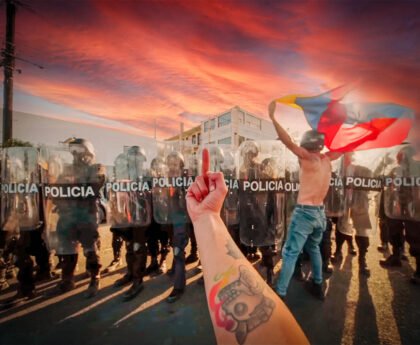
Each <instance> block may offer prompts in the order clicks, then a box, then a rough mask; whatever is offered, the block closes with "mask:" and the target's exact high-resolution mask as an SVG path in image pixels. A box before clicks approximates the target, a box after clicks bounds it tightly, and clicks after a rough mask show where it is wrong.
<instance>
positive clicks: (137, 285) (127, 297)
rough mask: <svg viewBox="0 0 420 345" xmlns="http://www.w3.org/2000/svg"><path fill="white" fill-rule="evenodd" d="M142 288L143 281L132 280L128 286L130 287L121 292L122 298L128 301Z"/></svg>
mask: <svg viewBox="0 0 420 345" xmlns="http://www.w3.org/2000/svg"><path fill="white" fill-rule="evenodd" d="M143 288H144V285H143V282H142V281H140V280H137V279H136V280H134V281H133V284H132V285H131V286H130V288H129V289H128V290H127V291H126V292H124V294H123V300H124V301H130V300H132V299H133V298H134V297H136V296H137V295H138V294H139V293H140V292H142V290H143Z"/></svg>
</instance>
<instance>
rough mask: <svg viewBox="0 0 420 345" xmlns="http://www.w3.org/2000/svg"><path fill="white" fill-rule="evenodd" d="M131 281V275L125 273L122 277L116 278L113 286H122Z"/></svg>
mask: <svg viewBox="0 0 420 345" xmlns="http://www.w3.org/2000/svg"><path fill="white" fill-rule="evenodd" d="M132 281H133V276H132V275H131V274H128V273H127V274H125V275H124V276H123V277H122V278H120V279H117V280H116V281H115V282H114V287H123V286H125V285H127V284H130V283H131V282H132Z"/></svg>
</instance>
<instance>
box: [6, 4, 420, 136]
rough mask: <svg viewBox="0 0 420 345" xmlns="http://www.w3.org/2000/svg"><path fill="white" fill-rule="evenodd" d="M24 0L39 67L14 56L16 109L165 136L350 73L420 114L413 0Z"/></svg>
mask: <svg viewBox="0 0 420 345" xmlns="http://www.w3.org/2000/svg"><path fill="white" fill-rule="evenodd" d="M22 2H24V3H26V4H27V5H28V6H29V7H30V9H25V8H20V9H19V10H18V13H17V17H16V55H17V56H18V57H21V58H24V59H26V60H29V61H32V62H34V63H37V64H40V65H42V66H43V67H44V69H39V68H37V67H35V66H33V65H30V64H27V63H24V62H22V61H17V68H20V69H22V71H23V72H22V74H16V76H15V102H14V108H15V110H18V111H24V112H29V113H33V114H40V115H46V116H54V117H59V118H63V117H64V118H67V119H73V120H74V121H80V122H81V123H82V122H83V121H88V122H95V123H97V124H103V125H104V126H115V127H119V128H121V129H124V128H125V129H127V128H129V127H127V126H133V127H136V128H138V129H140V130H141V131H142V133H144V134H146V135H150V136H152V135H153V133H154V121H155V119H156V120H157V125H158V132H157V134H158V137H160V138H165V137H168V136H170V135H173V134H176V133H177V132H178V131H179V123H180V121H183V122H184V123H185V128H186V129H188V128H190V127H192V126H194V125H197V124H199V123H200V121H202V120H203V119H206V118H208V116H211V115H214V114H218V113H221V112H223V111H224V110H227V109H229V108H231V107H233V106H235V105H239V106H240V107H242V108H244V109H246V110H248V111H250V112H252V113H255V114H257V115H259V116H263V117H266V116H267V115H266V109H267V104H268V103H269V102H270V101H271V100H272V99H273V98H276V97H279V96H282V95H285V94H290V93H300V94H303V95H315V94H319V93H321V92H324V91H326V90H328V89H330V88H333V87H336V86H338V85H341V84H344V83H349V82H354V81H357V82H358V85H359V89H358V91H357V92H355V94H354V96H353V97H355V98H357V99H361V100H368V101H381V102H384V101H385V102H395V103H399V104H403V105H406V106H409V107H412V108H413V109H415V111H416V116H417V121H416V123H417V124H418V123H419V117H418V116H419V110H420V94H419V91H420V62H419V61H420V39H419V37H420V21H419V18H420V16H419V14H420V2H419V1H376V0H375V1H333V0H330V1H303V0H300V1H265V0H261V1H257V0H255V1H240V0H227V1H205V0H197V1H193V0H191V1H173V0H168V1H151V0H150V1H126V0H120V1H118V0H74V1H66V0H30V1H29V0H22ZM0 10H1V11H2V13H1V21H0V23H1V24H0V27H1V28H0V38H1V41H2V46H4V40H5V35H4V33H5V28H4V27H5V16H4V12H5V5H4V2H3V4H2V6H1V7H0ZM1 104H2V103H1ZM282 111H283V110H282ZM284 112H285V115H284V116H285V117H287V113H288V111H286V110H284ZM281 114H282V112H279V116H282V115H281ZM290 114H292V113H289V117H290ZM115 121H117V122H115ZM299 121H303V117H302V118H299Z"/></svg>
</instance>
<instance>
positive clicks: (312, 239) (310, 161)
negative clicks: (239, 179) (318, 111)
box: [268, 101, 341, 300]
mask: <svg viewBox="0 0 420 345" xmlns="http://www.w3.org/2000/svg"><path fill="white" fill-rule="evenodd" d="M275 110H276V103H275V101H273V102H271V103H270V105H269V107H268V113H269V116H270V118H271V120H272V121H273V124H274V127H275V129H276V132H277V135H278V138H279V140H281V141H282V142H283V144H284V145H286V147H287V148H288V149H289V150H290V151H292V152H293V153H294V154H295V155H296V156H297V157H298V158H299V164H300V167H301V169H300V172H299V181H300V188H299V194H298V200H297V205H296V206H295V209H294V211H293V215H292V220H291V222H290V226H289V230H288V232H287V239H286V243H285V245H284V247H283V252H282V257H283V263H282V268H281V272H280V277H279V279H278V280H277V282H276V287H275V290H276V292H277V294H278V295H279V296H280V297H281V298H283V299H284V298H285V297H286V292H287V287H288V285H289V282H290V278H291V277H292V275H293V271H294V268H295V264H296V259H297V257H298V255H299V254H300V252H301V251H302V249H303V247H305V250H306V251H307V253H308V254H309V255H310V258H311V264H312V283H311V285H310V292H311V293H312V294H313V295H314V296H316V297H317V298H319V299H321V300H322V299H324V297H325V296H324V292H323V288H322V259H321V252H320V249H319V244H320V242H321V239H322V234H323V232H324V231H325V227H326V217H325V213H324V205H323V201H324V198H325V196H326V195H327V192H328V188H329V184H330V179H331V160H334V159H337V158H339V157H340V156H341V153H332V152H327V153H325V154H321V150H322V149H323V147H324V135H323V134H322V133H318V132H317V131H314V130H311V131H308V132H305V133H304V135H303V137H302V141H301V143H300V146H298V145H296V144H295V143H294V142H293V141H292V139H291V138H290V136H289V135H288V134H287V132H286V131H285V130H284V128H283V127H281V126H280V124H279V123H278V122H277V120H276V119H275V118H274V112H275Z"/></svg>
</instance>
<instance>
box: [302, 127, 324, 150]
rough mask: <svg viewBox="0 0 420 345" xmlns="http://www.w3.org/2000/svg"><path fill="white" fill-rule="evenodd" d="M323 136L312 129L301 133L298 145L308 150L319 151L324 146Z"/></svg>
mask: <svg viewBox="0 0 420 345" xmlns="http://www.w3.org/2000/svg"><path fill="white" fill-rule="evenodd" d="M324 140H325V136H324V134H323V133H320V132H318V131H316V130H314V129H312V130H310V131H306V132H305V133H303V136H302V140H301V141H300V146H301V147H303V148H305V149H307V150H308V151H310V152H316V151H321V150H322V149H323V148H324Z"/></svg>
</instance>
